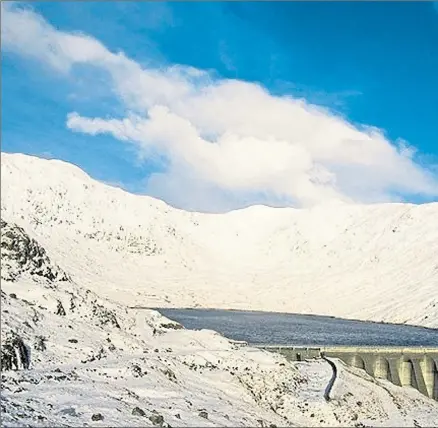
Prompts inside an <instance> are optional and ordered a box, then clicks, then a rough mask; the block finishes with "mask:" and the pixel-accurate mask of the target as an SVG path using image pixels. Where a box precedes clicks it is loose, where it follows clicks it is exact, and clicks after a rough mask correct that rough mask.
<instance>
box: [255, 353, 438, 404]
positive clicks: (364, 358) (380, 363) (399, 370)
mask: <svg viewBox="0 0 438 428" xmlns="http://www.w3.org/2000/svg"><path fill="white" fill-rule="evenodd" d="M257 347H258V348H261V349H265V350H268V351H271V352H278V353H280V354H282V355H284V356H285V357H286V358H287V359H288V360H290V361H304V360H309V359H315V358H321V357H323V356H324V357H328V358H338V359H340V360H342V361H343V362H344V363H346V364H348V365H350V366H352V367H356V368H359V369H363V370H365V371H366V372H367V373H368V374H369V375H370V376H372V377H374V378H376V379H385V380H388V381H390V382H392V383H393V384H395V385H398V386H402V387H413V388H415V389H417V390H418V391H420V392H421V393H422V394H423V395H425V396H427V397H429V398H432V399H434V400H438V348H423V347H418V348H401V347H370V346H328V347H327V346H319V347H318V346H316V347H306V346H276V345H272V346H257Z"/></svg>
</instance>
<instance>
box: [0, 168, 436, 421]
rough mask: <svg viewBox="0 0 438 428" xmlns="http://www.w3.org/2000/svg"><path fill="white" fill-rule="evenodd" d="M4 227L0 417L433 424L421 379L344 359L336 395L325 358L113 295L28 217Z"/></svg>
mask: <svg viewBox="0 0 438 428" xmlns="http://www.w3.org/2000/svg"><path fill="white" fill-rule="evenodd" d="M2 172H3V171H2ZM24 218H26V217H25V216H24ZM1 238H2V240H1V248H2V253H1V255H2V260H1V262H2V263H1V266H2V284H1V285H2V290H1V309H2V325H1V327H2V328H1V343H2V355H1V367H2V374H1V377H2V379H1V380H2V382H1V425H2V426H5V427H6V426H8V427H25V426H41V427H49V426H53V427H55V426H56V427H67V426H112V427H116V426H127V425H129V426H143V427H145V426H153V427H170V426H181V427H184V426H186V427H195V426H203V427H208V426H211V427H213V426H230V427H236V426H251V427H261V428H264V427H271V428H275V427H276V426H308V427H311V426H351V427H365V426H375V427H378V426H382V427H383V426H400V427H401V426H406V427H410V426H417V427H426V426H436V422H437V421H438V403H437V402H435V401H433V400H430V399H428V398H426V397H424V396H422V395H421V394H420V393H419V392H418V391H417V390H415V389H413V388H400V387H397V386H394V385H392V384H391V383H389V382H387V381H378V380H373V379H371V378H370V377H369V376H367V375H366V374H365V372H363V371H360V370H354V369H349V368H347V367H345V366H343V365H342V364H340V363H339V362H338V373H339V374H338V380H337V381H336V382H335V388H334V390H333V392H332V400H331V401H329V402H327V401H325V399H324V390H325V387H326V385H327V383H328V381H329V379H330V377H331V369H330V366H329V365H328V364H327V363H325V362H324V361H319V362H302V363H295V364H293V363H290V362H287V361H286V360H285V359H284V358H283V357H282V356H281V355H279V354H271V353H269V352H266V351H261V350H257V349H253V348H250V347H246V346H241V345H239V344H236V343H233V342H230V341H228V340H227V339H225V338H223V337H221V336H220V335H218V334H217V333H215V332H212V331H207V330H201V331H189V330H185V329H182V328H181V326H180V325H179V324H177V323H174V322H172V321H170V320H168V319H166V318H164V317H162V316H161V315H160V314H158V313H157V312H155V311H151V310H138V309H129V308H127V307H126V306H123V305H120V304H117V303H113V302H110V301H107V300H106V299H103V298H101V297H100V296H98V295H97V294H95V293H94V292H92V291H90V290H88V289H87V288H84V287H83V286H81V285H80V284H78V283H76V282H75V280H74V279H73V275H70V273H69V272H68V271H65V270H63V269H62V268H61V267H60V266H58V265H57V263H56V262H55V261H54V260H55V258H57V257H56V256H55V253H54V252H53V251H51V250H48V249H46V248H44V246H43V245H42V244H41V242H39V241H38V240H36V239H35V238H31V237H30V236H29V235H28V233H27V231H26V229H23V228H21V227H19V226H17V225H16V224H14V223H11V222H5V221H4V222H3V223H2V236H1ZM58 258H59V257H58Z"/></svg>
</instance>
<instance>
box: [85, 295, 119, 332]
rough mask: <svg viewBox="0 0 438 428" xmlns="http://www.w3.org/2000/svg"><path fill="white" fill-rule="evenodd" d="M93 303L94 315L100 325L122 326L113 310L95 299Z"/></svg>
mask: <svg viewBox="0 0 438 428" xmlns="http://www.w3.org/2000/svg"><path fill="white" fill-rule="evenodd" d="M92 304H93V309H92V313H93V316H94V317H95V318H96V319H97V320H98V322H99V324H100V325H108V324H110V325H113V326H114V327H116V328H120V325H119V322H118V321H117V317H116V315H115V314H114V312H113V311H111V310H109V309H107V308H105V307H104V306H102V305H99V304H98V303H96V302H95V301H94V302H92Z"/></svg>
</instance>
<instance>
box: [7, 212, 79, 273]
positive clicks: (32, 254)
mask: <svg viewBox="0 0 438 428" xmlns="http://www.w3.org/2000/svg"><path fill="white" fill-rule="evenodd" d="M1 260H2V264H1V279H2V280H4V281H15V280H17V279H18V278H19V277H20V276H21V275H23V274H24V273H29V274H30V275H36V276H39V277H42V278H45V279H47V280H49V281H55V280H56V281H68V280H69V279H70V278H69V276H68V275H67V274H66V273H65V272H64V271H63V270H62V269H61V268H59V267H58V266H57V265H55V264H54V263H52V261H51V260H50V258H49V257H48V255H47V254H46V251H45V249H44V248H43V247H41V246H40V245H39V244H38V242H37V241H36V240H35V239H33V238H30V237H29V236H28V235H27V233H26V232H25V231H24V229H23V228H21V227H19V226H17V225H16V224H11V223H7V222H6V221H4V220H3V219H2V220H1Z"/></svg>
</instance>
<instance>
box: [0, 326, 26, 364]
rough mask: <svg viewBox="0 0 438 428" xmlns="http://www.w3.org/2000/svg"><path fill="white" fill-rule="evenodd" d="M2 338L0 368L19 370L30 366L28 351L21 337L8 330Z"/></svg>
mask: <svg viewBox="0 0 438 428" xmlns="http://www.w3.org/2000/svg"><path fill="white" fill-rule="evenodd" d="M5 336H6V337H5V339H4V340H2V352H1V364H0V367H1V370H2V371H4V370H21V369H28V368H29V366H30V351H29V348H28V347H27V346H26V345H25V344H24V342H23V339H22V338H21V337H20V336H18V335H17V334H16V333H13V332H8V333H6V335H5Z"/></svg>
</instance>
